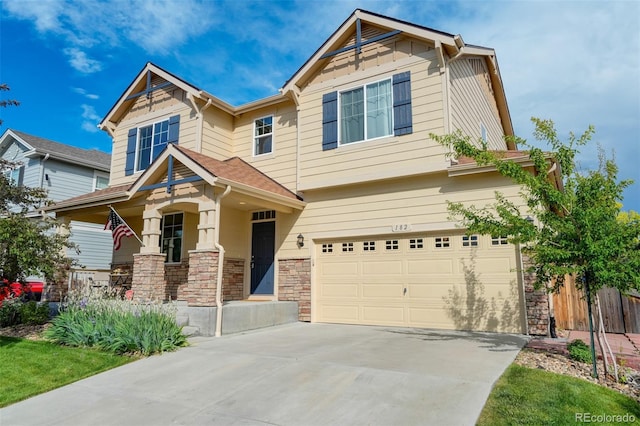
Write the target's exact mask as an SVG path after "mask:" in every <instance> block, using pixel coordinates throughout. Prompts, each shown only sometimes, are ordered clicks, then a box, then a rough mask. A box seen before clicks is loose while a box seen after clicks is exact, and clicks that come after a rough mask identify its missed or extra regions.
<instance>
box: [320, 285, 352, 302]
mask: <svg viewBox="0 0 640 426" xmlns="http://www.w3.org/2000/svg"><path fill="white" fill-rule="evenodd" d="M358 288H359V286H358V284H356V283H350V284H347V283H333V284H330V283H325V284H324V285H323V286H322V291H321V296H322V297H326V298H340V297H344V298H357V297H358Z"/></svg>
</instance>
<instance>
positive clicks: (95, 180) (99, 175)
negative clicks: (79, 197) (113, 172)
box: [93, 170, 111, 192]
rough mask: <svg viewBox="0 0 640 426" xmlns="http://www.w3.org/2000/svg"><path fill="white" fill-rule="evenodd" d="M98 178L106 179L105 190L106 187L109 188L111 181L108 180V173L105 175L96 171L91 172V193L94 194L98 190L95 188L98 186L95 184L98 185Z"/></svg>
mask: <svg viewBox="0 0 640 426" xmlns="http://www.w3.org/2000/svg"><path fill="white" fill-rule="evenodd" d="M99 177H102V178H107V186H106V188H108V187H109V183H110V181H111V180H110V178H109V173H106V172H99V171H97V170H94V171H93V192H95V191H97V190H98V188H97V186H98V185H97V184H98V178H99ZM103 189H104V188H103Z"/></svg>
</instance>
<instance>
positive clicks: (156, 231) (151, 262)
mask: <svg viewBox="0 0 640 426" xmlns="http://www.w3.org/2000/svg"><path fill="white" fill-rule="evenodd" d="M142 218H143V220H144V226H143V229H142V247H140V253H137V254H134V255H133V276H132V277H131V290H133V297H134V299H135V300H141V301H147V300H164V299H165V287H166V285H165V277H164V261H165V257H166V256H165V254H164V253H161V252H160V219H161V218H162V215H161V214H160V212H159V211H158V210H155V209H153V210H145V211H144V212H143V213H142Z"/></svg>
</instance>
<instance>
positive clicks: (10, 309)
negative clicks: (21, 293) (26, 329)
mask: <svg viewBox="0 0 640 426" xmlns="http://www.w3.org/2000/svg"><path fill="white" fill-rule="evenodd" d="M47 321H49V306H48V305H47V304H41V305H39V304H38V303H36V302H34V301H31V302H24V301H22V300H21V299H20V298H17V297H10V298H8V299H4V300H3V301H2V304H1V305H0V327H10V326H13V325H18V324H29V325H37V324H44V323H46V322H47Z"/></svg>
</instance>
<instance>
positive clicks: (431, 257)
mask: <svg viewBox="0 0 640 426" xmlns="http://www.w3.org/2000/svg"><path fill="white" fill-rule="evenodd" d="M238 84H241V82H238ZM100 126H101V127H102V128H103V129H104V130H105V131H106V132H108V133H109V135H111V137H112V138H113V150H112V163H111V182H110V186H109V187H108V188H106V189H103V190H101V191H97V192H94V193H90V194H87V195H84V196H80V197H76V198H73V199H70V200H66V201H62V202H60V203H58V204H57V206H56V207H55V211H56V212H57V214H59V215H62V216H67V217H69V218H71V219H74V220H86V221H95V222H102V223H104V221H105V219H106V217H107V214H108V212H109V209H108V206H112V207H114V208H115V209H116V211H117V212H118V213H119V214H120V215H121V216H122V218H123V219H124V220H125V221H126V222H127V223H128V224H129V225H130V226H131V228H132V229H133V230H134V231H135V232H136V233H137V234H138V235H141V237H142V244H140V243H139V242H138V241H137V240H136V239H134V238H126V239H124V240H123V247H122V248H121V249H120V250H118V251H117V252H115V253H114V267H118V265H123V266H124V265H127V264H129V265H132V271H133V272H132V273H133V277H132V286H133V291H134V294H135V296H134V297H136V298H140V299H148V298H157V299H162V300H178V301H182V302H183V303H186V304H188V305H189V306H191V307H210V306H216V305H218V306H220V303H221V302H222V301H225V302H226V301H230V300H280V301H283V300H292V301H296V302H298V306H299V318H300V320H303V321H314V322H335V323H348V324H375V325H392V326H410V327H432V328H440V329H474V330H495V331H503V332H522V333H526V332H529V331H530V332H532V333H537V334H539V333H542V334H545V333H546V330H542V329H543V328H544V327H546V326H542V328H541V330H542V331H541V332H538V331H537V329H533V328H529V327H530V326H531V327H537V326H538V323H539V319H538V318H537V317H536V318H533V317H532V315H531V314H532V313H534V312H536V309H537V308H536V307H535V306H534V304H533V303H532V302H531V301H530V299H531V298H530V297H529V295H530V293H531V289H530V288H529V287H528V286H527V285H525V284H526V283H525V277H524V276H523V274H522V268H521V267H520V265H521V261H522V260H521V256H520V251H519V250H518V248H517V247H514V246H513V245H510V244H508V243H507V241H506V239H505V238H504V237H503V236H490V235H465V232H464V230H463V229H460V228H459V227H458V226H457V223H455V222H454V221H452V220H451V219H450V218H449V214H448V212H447V201H461V202H465V203H474V204H476V205H482V204H485V203H488V202H491V201H492V200H493V199H494V192H495V191H496V190H498V191H501V192H502V193H504V194H505V195H506V196H507V197H510V198H513V199H514V200H517V199H518V198H519V195H518V192H519V188H518V187H517V186H515V185H513V184H512V183H511V182H510V181H509V180H507V179H504V178H502V177H500V176H499V175H498V174H497V173H495V172H492V171H491V170H490V169H488V168H479V167H477V166H476V165H475V164H473V163H469V162H466V161H455V159H449V158H448V156H447V154H448V152H447V149H446V148H444V147H443V146H441V145H439V144H438V143H436V142H435V141H434V140H432V138H431V137H430V136H429V135H430V134H431V133H434V134H440V135H442V134H447V133H450V132H453V131H455V130H460V131H462V132H464V133H465V134H467V135H469V136H471V137H473V138H475V139H478V140H480V138H482V139H483V140H484V141H485V142H486V143H487V144H488V146H489V147H490V148H491V149H495V150H504V151H513V152H512V153H510V156H511V157H513V160H514V161H521V162H522V163H523V165H525V166H526V164H525V163H526V161H527V160H528V158H524V157H523V155H521V154H520V153H518V152H517V151H515V150H516V147H515V146H512V145H510V144H508V143H506V142H505V140H504V138H503V136H504V135H512V133H513V129H512V124H511V119H510V116H509V110H508V107H507V101H506V96H505V93H504V88H503V85H502V81H501V77H500V71H499V68H498V63H497V60H496V55H495V52H494V50H492V49H490V48H486V47H480V46H474V45H469V44H466V43H465V42H464V41H463V39H462V37H460V36H458V35H452V34H447V33H444V32H440V31H436V30H433V29H430V28H425V27H422V26H419V25H414V24H411V23H407V22H403V21H399V20H396V19H391V18H388V17H384V16H381V15H378V14H374V13H370V12H366V11H363V10H356V11H355V12H354V13H353V14H352V15H351V16H350V17H349V18H348V19H347V20H346V21H345V22H344V23H343V24H342V25H341V26H340V27H339V28H338V29H337V30H336V31H335V32H334V33H333V34H332V35H331V37H330V38H329V39H328V40H327V41H326V42H325V43H324V44H323V45H322V46H320V48H319V49H318V50H317V51H316V52H315V53H314V54H313V56H311V57H310V58H309V59H308V60H307V62H306V63H304V64H303V65H302V66H301V67H300V69H299V70H298V71H297V72H296V73H295V74H294V75H293V76H291V78H290V79H289V80H288V81H287V82H285V83H284V85H283V87H282V89H281V90H280V93H278V94H276V95H273V96H270V97H268V98H265V99H259V100H256V101H254V102H250V103H248V104H245V105H241V106H232V105H229V104H228V103H226V102H224V101H222V100H220V99H218V98H216V97H215V96H214V95H212V94H210V93H208V92H206V91H204V90H202V89H200V88H198V87H195V86H194V85H192V84H190V83H189V82H187V81H184V80H183V79H181V78H179V77H177V76H175V75H173V74H171V73H170V72H168V71H166V70H164V69H162V68H160V67H158V66H156V65H154V64H152V63H147V64H146V65H145V66H144V67H143V69H142V70H141V71H140V73H139V74H138V75H137V76H136V77H135V79H134V80H133V81H132V83H131V84H130V85H129V87H127V88H126V90H125V91H124V93H123V94H122V96H121V97H120V98H119V99H118V100H117V102H116V103H115V105H114V106H113V107H112V108H111V110H110V111H109V112H108V113H107V115H106V116H105V117H104V119H103V120H102V122H101V124H100ZM539 299H540V300H543V299H544V297H541V298H539Z"/></svg>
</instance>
